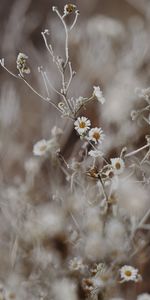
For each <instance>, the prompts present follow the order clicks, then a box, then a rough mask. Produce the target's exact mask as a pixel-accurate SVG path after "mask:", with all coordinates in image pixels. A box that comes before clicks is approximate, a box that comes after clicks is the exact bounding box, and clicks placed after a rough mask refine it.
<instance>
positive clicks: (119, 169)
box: [111, 157, 125, 175]
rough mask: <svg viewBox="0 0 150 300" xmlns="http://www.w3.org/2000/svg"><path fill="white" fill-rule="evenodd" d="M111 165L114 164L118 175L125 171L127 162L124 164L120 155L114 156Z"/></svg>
mask: <svg viewBox="0 0 150 300" xmlns="http://www.w3.org/2000/svg"><path fill="white" fill-rule="evenodd" d="M111 165H112V167H113V170H114V173H115V174H116V175H119V174H121V173H122V172H123V171H124V168H125V164H124V161H123V159H122V158H120V157H117V158H112V159H111Z"/></svg>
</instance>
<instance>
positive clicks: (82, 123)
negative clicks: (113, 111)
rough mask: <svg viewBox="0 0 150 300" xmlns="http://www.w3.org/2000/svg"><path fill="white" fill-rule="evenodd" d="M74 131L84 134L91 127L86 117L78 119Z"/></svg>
mask: <svg viewBox="0 0 150 300" xmlns="http://www.w3.org/2000/svg"><path fill="white" fill-rule="evenodd" d="M74 125H75V130H76V131H77V132H78V133H79V134H80V135H82V134H85V133H86V132H87V131H88V130H89V129H90V126H91V121H90V120H89V119H87V118H86V117H79V118H78V119H77V120H76V121H75V122H74Z"/></svg>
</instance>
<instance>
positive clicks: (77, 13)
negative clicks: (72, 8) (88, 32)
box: [70, 10, 79, 31]
mask: <svg viewBox="0 0 150 300" xmlns="http://www.w3.org/2000/svg"><path fill="white" fill-rule="evenodd" d="M78 16H79V11H78V10H76V12H75V18H74V21H73V23H72V25H71V27H70V31H71V30H72V29H73V28H74V26H75V24H76V23H77V19H78Z"/></svg>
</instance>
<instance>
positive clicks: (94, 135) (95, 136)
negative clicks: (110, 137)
mask: <svg viewBox="0 0 150 300" xmlns="http://www.w3.org/2000/svg"><path fill="white" fill-rule="evenodd" d="M104 136H105V135H104V133H103V130H102V129H101V128H98V127H95V128H92V129H91V130H90V131H89V137H88V139H89V140H90V141H93V142H94V143H95V144H97V143H101V142H102V141H103V139H104Z"/></svg>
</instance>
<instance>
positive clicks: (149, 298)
mask: <svg viewBox="0 0 150 300" xmlns="http://www.w3.org/2000/svg"><path fill="white" fill-rule="evenodd" d="M137 300H150V294H147V293H143V294H141V295H139V296H138V297H137Z"/></svg>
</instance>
